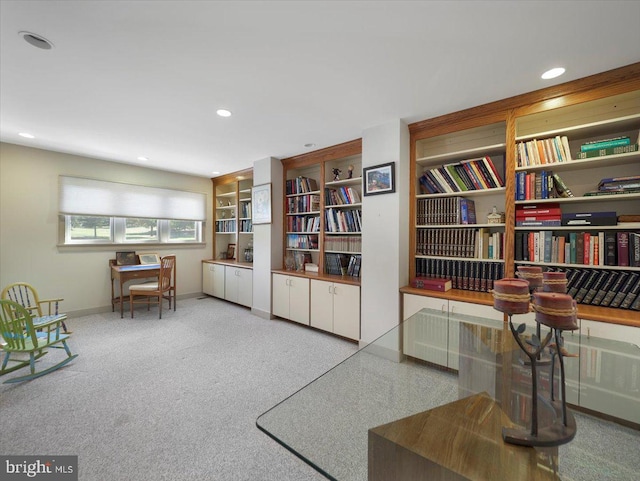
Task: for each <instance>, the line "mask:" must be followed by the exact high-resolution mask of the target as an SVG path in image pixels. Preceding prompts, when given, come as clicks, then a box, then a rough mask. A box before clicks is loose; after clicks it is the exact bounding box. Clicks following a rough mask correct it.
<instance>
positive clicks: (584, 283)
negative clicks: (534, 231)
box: [549, 268, 640, 310]
mask: <svg viewBox="0 0 640 481" xmlns="http://www.w3.org/2000/svg"><path fill="white" fill-rule="evenodd" d="M549 270H551V271H561V272H565V273H566V276H567V294H569V295H570V296H571V297H573V298H574V299H575V301H576V302H577V303H578V304H589V305H592V306H603V307H613V308H620V309H633V310H640V299H639V294H640V272H633V271H617V270H616V271H607V270H596V269H580V268H576V269H573V268H552V269H549Z"/></svg>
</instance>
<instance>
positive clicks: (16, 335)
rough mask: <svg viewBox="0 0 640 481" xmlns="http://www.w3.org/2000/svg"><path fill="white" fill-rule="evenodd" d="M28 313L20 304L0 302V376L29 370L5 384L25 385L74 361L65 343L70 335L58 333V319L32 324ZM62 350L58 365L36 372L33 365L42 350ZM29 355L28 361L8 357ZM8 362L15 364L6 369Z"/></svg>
mask: <svg viewBox="0 0 640 481" xmlns="http://www.w3.org/2000/svg"><path fill="white" fill-rule="evenodd" d="M34 319H36V318H34V317H33V316H32V315H31V313H30V312H29V311H28V310H27V309H25V308H24V307H22V306H21V305H20V304H18V303H16V302H13V301H10V300H6V299H3V300H0V335H1V336H2V338H3V339H4V341H3V342H4V344H3V345H2V350H3V351H4V352H5V355H4V359H3V360H2V366H1V367H0V376H2V375H4V374H7V373H10V372H13V371H15V370H17V369H20V368H23V367H26V366H29V367H30V370H31V373H30V374H25V375H23V376H18V377H14V378H11V379H8V380H6V381H5V384H6V383H14V382H20V381H28V380H31V379H35V378H37V377H40V376H44V375H45V374H49V373H50V372H53V371H55V370H57V369H59V368H61V367H62V366H64V365H65V364H67V363H69V362H71V361H72V360H73V359H75V358H76V357H78V355H77V354H71V350H70V349H69V346H67V339H69V337H70V335H69V334H65V333H63V332H61V331H62V319H60V318H57V319H56V318H53V319H49V320H47V321H42V322H38V323H37V324H36V323H34ZM48 347H52V348H63V349H64V350H65V351H66V353H67V357H66V358H65V359H63V360H62V361H61V362H59V363H57V364H55V365H53V366H50V367H48V368H46V369H43V370H42V371H36V366H35V361H36V360H37V359H39V358H41V357H42V356H44V355H45V354H47V351H45V350H44V349H45V348H48ZM21 353H22V354H25V353H26V354H29V359H28V360H25V359H11V355H12V354H21ZM9 362H12V363H15V364H14V365H12V366H8V364H9Z"/></svg>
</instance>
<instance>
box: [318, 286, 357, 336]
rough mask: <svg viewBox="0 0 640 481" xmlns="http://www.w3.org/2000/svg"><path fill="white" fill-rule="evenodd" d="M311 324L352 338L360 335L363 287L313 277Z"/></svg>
mask: <svg viewBox="0 0 640 481" xmlns="http://www.w3.org/2000/svg"><path fill="white" fill-rule="evenodd" d="M310 324H311V326H313V327H316V328H318V329H322V330H324V331H328V332H332V333H334V334H338V335H339V336H343V337H346V338H349V339H354V340H356V341H357V340H359V339H360V287H358V286H353V285H349V284H340V283H337V282H328V281H320V280H316V279H312V280H311V317H310Z"/></svg>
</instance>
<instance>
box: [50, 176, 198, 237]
mask: <svg viewBox="0 0 640 481" xmlns="http://www.w3.org/2000/svg"><path fill="white" fill-rule="evenodd" d="M59 200H60V202H59V206H60V208H59V211H60V214H61V215H62V216H63V218H64V227H62V229H64V236H62V235H61V238H64V243H65V244H105V243H108V244H144V243H180V242H183V243H192V242H202V224H203V222H204V220H205V219H206V195H205V194H202V193H196V192H185V191H180V190H172V189H162V188H157V187H147V186H139V185H132V184H122V183H116V182H104V181H101V180H92V179H83V178H77V177H66V176H60V199H59Z"/></svg>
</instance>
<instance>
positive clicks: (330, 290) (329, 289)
mask: <svg viewBox="0 0 640 481" xmlns="http://www.w3.org/2000/svg"><path fill="white" fill-rule="evenodd" d="M329 294H331V286H329Z"/></svg>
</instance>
